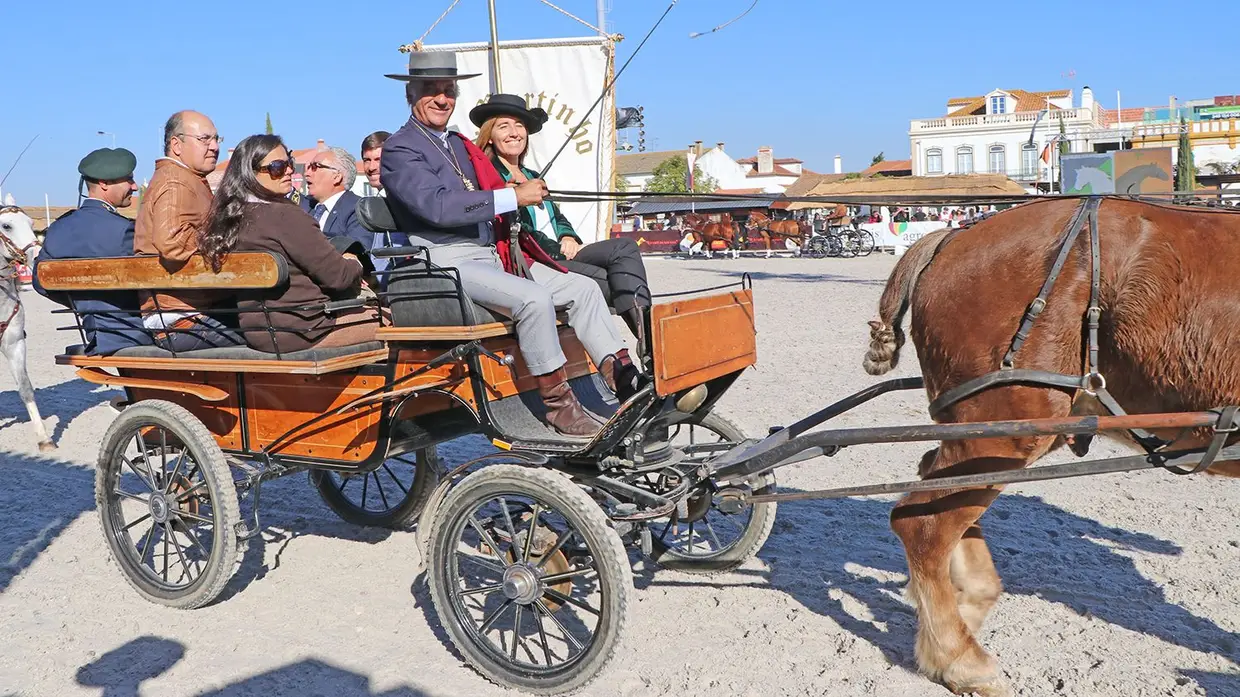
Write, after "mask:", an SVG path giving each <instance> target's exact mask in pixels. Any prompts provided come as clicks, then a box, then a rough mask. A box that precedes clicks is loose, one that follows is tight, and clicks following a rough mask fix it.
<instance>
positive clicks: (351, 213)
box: [323, 191, 375, 252]
mask: <svg viewBox="0 0 1240 697" xmlns="http://www.w3.org/2000/svg"><path fill="white" fill-rule="evenodd" d="M360 200H362V197H361V196H358V195H357V194H355V193H353V192H352V191H345V192H343V193H341V194H340V198H338V199H336V205H334V206H332V209H331V210H330V211H328V213H327V222H326V223H325V224H324V225H323V234H324V235H327V236H328V237H339V236H344V237H352V238H353V239H355V240H357V241H358V242H361V243H362V247H363V248H365V249H366V251H368V252H369V251H370V248H371V247H372V246H373V245H374V241H375V233H373V232H371V231H370V230H367V229H366V228H364V227H362V221H360V220H358V219H357V202H358V201H360Z"/></svg>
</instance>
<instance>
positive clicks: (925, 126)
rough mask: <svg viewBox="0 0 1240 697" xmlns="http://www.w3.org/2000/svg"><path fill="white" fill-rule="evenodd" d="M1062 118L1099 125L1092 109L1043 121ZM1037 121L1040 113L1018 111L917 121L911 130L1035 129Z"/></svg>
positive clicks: (1065, 111)
mask: <svg viewBox="0 0 1240 697" xmlns="http://www.w3.org/2000/svg"><path fill="white" fill-rule="evenodd" d="M1061 116H1062V117H1063V120H1064V121H1065V122H1067V123H1081V122H1085V123H1091V124H1093V123H1098V122H1097V120H1096V119H1095V118H1094V114H1093V111H1092V110H1090V109H1059V110H1058V111H1055V112H1054V113H1053V114H1052V115H1051V116H1050V117H1046V116H1044V117H1043V121H1047V120H1048V118H1049V119H1051V120H1053V121H1052V122H1057V121H1058V120H1059V118H1060V117H1061ZM1037 119H1038V112H1036V111H1017V112H1013V113H1011V114H982V115H980V116H951V117H947V116H945V117H943V118H941V119H919V120H915V121H913V122H912V125H911V126H910V129H909V130H911V131H914V132H919V131H937V130H944V129H952V128H977V127H985V126H999V127H1008V128H1010V127H1012V126H1028V127H1033V124H1034V122H1035V121H1037Z"/></svg>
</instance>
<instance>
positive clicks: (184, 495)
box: [176, 480, 207, 503]
mask: <svg viewBox="0 0 1240 697" xmlns="http://www.w3.org/2000/svg"><path fill="white" fill-rule="evenodd" d="M206 485H207V482H206V480H203V481H201V482H198V483H197V484H195V485H193V486H191V487H190V488H188V489H186V490H185V491H182V492H181V493H179V494H177V498H176V502H177V503H184V502H185V500H186V499H188V498H189V497H191V496H193V495H195V494H197V493H198V490H199V489H201V488H203V487H205V486H206Z"/></svg>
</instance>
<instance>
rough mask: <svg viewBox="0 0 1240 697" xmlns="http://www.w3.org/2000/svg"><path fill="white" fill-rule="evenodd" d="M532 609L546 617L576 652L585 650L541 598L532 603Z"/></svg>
mask: <svg viewBox="0 0 1240 697" xmlns="http://www.w3.org/2000/svg"><path fill="white" fill-rule="evenodd" d="M534 607H536V608H538V609H539V610H540V611H541V612H542V614H544V615H546V616H547V618H548V619H550V620H551V623H552V624H554V625H555V626H556V627H558V628H559V630H560V633H561V634H563V635H564V638H565V639H567V640H568V642H569V643H570V644H572V645H573V646H575V647H577V650H578V651H584V650H585V648H586V647H585V644H582V643H581V640H580V639H578V638H577V637H575V636H573V633H572V632H570V631H568V628H567V627H565V626H564V624H563V623H561V622H560V620H559V619H557V618H556V616H555V613H553V612H551V609H550V608H548V607H547V606H546V604H545V603H543V601H542V598H539V599H538V600H535V601H534Z"/></svg>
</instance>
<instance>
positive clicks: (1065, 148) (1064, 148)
mask: <svg viewBox="0 0 1240 697" xmlns="http://www.w3.org/2000/svg"><path fill="white" fill-rule="evenodd" d="M1059 138H1060V140H1059V154H1060V155H1067V154H1068V153H1070V152H1072V145H1071V144H1070V143H1069V142H1068V131H1067V130H1066V129H1065V128H1064V126H1063V112H1060V114H1059Z"/></svg>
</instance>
